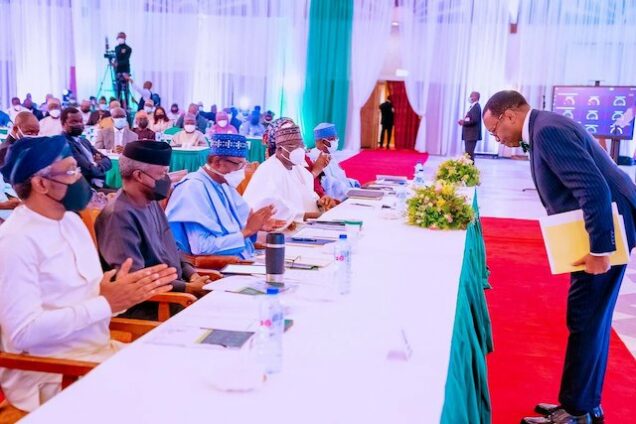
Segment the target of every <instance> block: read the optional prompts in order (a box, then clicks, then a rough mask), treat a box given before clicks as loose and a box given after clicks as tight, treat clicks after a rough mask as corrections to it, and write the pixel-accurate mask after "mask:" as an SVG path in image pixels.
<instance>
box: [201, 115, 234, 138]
mask: <svg viewBox="0 0 636 424" xmlns="http://www.w3.org/2000/svg"><path fill="white" fill-rule="evenodd" d="M213 134H238V131H237V130H236V128H234V127H233V126H232V125H230V121H229V116H228V115H227V112H225V111H223V110H222V111H220V112H217V113H216V123H215V124H214V125H212V126H211V127H210V129H209V131H208V136H212V135H213Z"/></svg>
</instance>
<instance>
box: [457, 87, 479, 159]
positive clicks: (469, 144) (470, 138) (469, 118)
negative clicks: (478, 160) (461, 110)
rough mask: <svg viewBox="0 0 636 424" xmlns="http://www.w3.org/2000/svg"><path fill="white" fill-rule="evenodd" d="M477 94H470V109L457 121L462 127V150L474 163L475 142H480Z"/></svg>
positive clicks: (474, 92)
mask: <svg viewBox="0 0 636 424" xmlns="http://www.w3.org/2000/svg"><path fill="white" fill-rule="evenodd" d="M479 97H480V96H479V93H478V92H476V91H473V92H472V93H470V107H469V108H468V112H466V116H464V118H463V119H460V120H459V121H457V123H458V124H459V125H461V126H462V140H464V148H465V149H466V153H468V156H470V158H471V159H472V161H473V162H475V147H476V146H477V142H478V141H479V140H481V106H480V105H479Z"/></svg>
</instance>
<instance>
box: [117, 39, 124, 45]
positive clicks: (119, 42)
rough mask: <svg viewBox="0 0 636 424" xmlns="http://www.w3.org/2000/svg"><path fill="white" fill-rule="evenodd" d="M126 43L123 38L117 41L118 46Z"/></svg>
mask: <svg viewBox="0 0 636 424" xmlns="http://www.w3.org/2000/svg"><path fill="white" fill-rule="evenodd" d="M125 42H126V40H124V39H123V38H118V39H117V44H124V43H125Z"/></svg>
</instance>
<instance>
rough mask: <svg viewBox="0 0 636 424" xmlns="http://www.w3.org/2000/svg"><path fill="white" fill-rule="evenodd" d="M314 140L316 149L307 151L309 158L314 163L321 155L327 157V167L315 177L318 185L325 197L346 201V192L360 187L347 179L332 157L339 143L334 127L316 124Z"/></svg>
mask: <svg viewBox="0 0 636 424" xmlns="http://www.w3.org/2000/svg"><path fill="white" fill-rule="evenodd" d="M314 140H315V142H316V147H314V148H313V149H311V150H310V151H309V158H310V159H311V160H312V161H314V162H316V160H318V157H319V156H321V155H327V156H328V157H329V160H328V162H327V166H326V167H325V169H323V171H322V173H321V174H320V175H318V177H317V178H318V179H319V181H320V185H322V188H323V189H324V190H325V194H326V195H327V196H330V197H332V198H334V199H336V200H337V201H339V202H342V201H343V200H344V199H346V197H347V192H348V191H349V190H351V189H352V188H354V187H360V183H359V182H358V181H356V180H354V179H352V178H347V174H345V171H344V170H343V169H342V168H341V167H340V164H338V161H337V160H336V158H335V157H334V156H333V154H334V153H335V152H336V151H337V150H338V142H339V141H340V140H339V139H338V133H337V131H336V126H335V125H334V124H330V123H322V124H318V125H317V126H316V128H314Z"/></svg>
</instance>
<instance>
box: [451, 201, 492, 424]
mask: <svg viewBox="0 0 636 424" xmlns="http://www.w3.org/2000/svg"><path fill="white" fill-rule="evenodd" d="M473 208H474V210H475V215H476V219H475V222H474V223H472V224H471V225H470V226H469V227H468V230H467V234H466V246H465V248H464V261H463V264H462V270H461V275H460V280H459V293H458V296H457V309H456V311H455V324H454V327H453V337H452V342H451V352H450V362H449V365H448V375H447V377H446V392H445V399H444V407H443V410H442V418H441V422H442V423H445V424H446V423H448V424H458V423H470V424H473V423H475V424H476V423H490V422H491V407H490V393H489V391H488V371H487V367H486V354H488V353H490V352H492V350H493V342H492V332H491V323H490V316H489V314H488V306H487V304H486V296H485V294H484V290H485V289H488V288H490V285H489V284H488V275H489V271H488V268H487V266H486V247H485V245H484V238H483V235H482V231H481V224H480V221H479V208H478V206H477V195H476V194H475V199H474V201H473Z"/></svg>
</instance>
